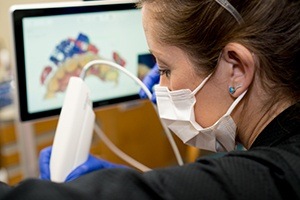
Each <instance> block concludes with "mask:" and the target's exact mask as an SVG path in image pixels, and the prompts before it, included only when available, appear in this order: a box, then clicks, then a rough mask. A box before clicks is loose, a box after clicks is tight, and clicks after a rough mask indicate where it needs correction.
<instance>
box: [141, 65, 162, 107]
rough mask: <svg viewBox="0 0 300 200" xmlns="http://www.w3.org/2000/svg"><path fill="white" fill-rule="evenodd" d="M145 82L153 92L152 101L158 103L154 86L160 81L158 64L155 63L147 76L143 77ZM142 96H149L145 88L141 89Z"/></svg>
mask: <svg viewBox="0 0 300 200" xmlns="http://www.w3.org/2000/svg"><path fill="white" fill-rule="evenodd" d="M143 83H144V84H145V85H146V87H147V88H148V89H149V90H150V92H151V93H152V99H151V101H152V102H153V103H156V96H155V93H154V91H153V89H152V88H153V86H154V85H155V84H158V83H159V71H158V66H157V64H155V65H154V66H153V68H152V69H151V70H150V71H149V72H148V74H147V75H146V76H145V78H144V79H143ZM139 95H140V97H141V98H143V99H146V98H148V96H147V94H146V93H145V92H144V90H142V89H141V90H140V93H139Z"/></svg>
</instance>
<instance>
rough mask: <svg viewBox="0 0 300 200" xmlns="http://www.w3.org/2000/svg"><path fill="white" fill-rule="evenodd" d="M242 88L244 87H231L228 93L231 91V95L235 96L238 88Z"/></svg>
mask: <svg viewBox="0 0 300 200" xmlns="http://www.w3.org/2000/svg"><path fill="white" fill-rule="evenodd" d="M240 87H242V86H241V85H239V86H237V87H233V86H230V87H229V90H228V91H229V93H230V94H234V93H235V91H236V90H237V89H238V88H240Z"/></svg>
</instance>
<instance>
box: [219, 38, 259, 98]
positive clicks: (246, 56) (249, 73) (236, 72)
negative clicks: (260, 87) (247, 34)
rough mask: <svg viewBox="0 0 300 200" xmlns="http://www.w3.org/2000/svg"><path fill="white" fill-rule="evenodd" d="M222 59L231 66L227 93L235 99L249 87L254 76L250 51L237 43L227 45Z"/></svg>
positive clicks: (253, 63) (252, 58) (253, 62)
mask: <svg viewBox="0 0 300 200" xmlns="http://www.w3.org/2000/svg"><path fill="white" fill-rule="evenodd" d="M222 54H223V55H222V57H223V59H225V60H226V62H229V63H231V64H232V69H231V72H230V79H229V81H228V92H229V93H230V94H231V95H232V96H233V97H235V98H237V97H238V96H240V95H241V94H242V93H243V92H245V91H246V90H247V89H248V88H249V86H250V85H251V83H252V81H253V79H254V74H255V68H256V66H255V61H254V57H253V54H252V52H251V51H249V50H248V49H247V48H246V47H245V46H243V45H241V44H239V43H228V44H227V45H226V46H225V47H224V49H223V52H222Z"/></svg>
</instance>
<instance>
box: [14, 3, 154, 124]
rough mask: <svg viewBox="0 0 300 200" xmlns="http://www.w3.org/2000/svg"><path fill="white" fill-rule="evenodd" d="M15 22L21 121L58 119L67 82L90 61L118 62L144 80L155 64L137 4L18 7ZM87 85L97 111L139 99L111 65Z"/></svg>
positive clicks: (94, 71) (93, 71)
mask: <svg viewBox="0 0 300 200" xmlns="http://www.w3.org/2000/svg"><path fill="white" fill-rule="evenodd" d="M11 17H12V28H13V45H14V46H13V47H14V57H15V69H16V83H17V84H16V87H17V88H16V90H17V102H16V103H17V104H18V108H19V109H18V110H19V118H20V120H21V121H29V120H36V119H40V118H45V117H50V116H54V115H58V114H59V113H60V110H61V106H62V104H63V100H64V95H65V90H66V87H67V84H68V81H69V78H70V77H71V76H79V75H80V73H81V71H82V68H83V67H84V66H85V64H87V63H88V62H89V61H92V60H96V59H101V60H109V61H113V62H116V63H118V64H119V65H121V66H122V67H124V68H126V69H127V70H128V71H130V72H131V73H132V74H134V75H135V76H137V77H139V78H141V79H142V78H143V76H144V75H145V74H146V73H147V71H149V69H150V68H151V67H152V66H153V64H154V59H153V57H152V56H151V55H150V54H149V50H148V47H147V43H146V40H145V36H144V32H143V28H142V22H141V10H140V9H137V8H136V7H135V3H134V2H133V1H94V2H73V3H55V4H53V3H50V4H49V3H47V4H35V5H33V4H27V5H17V6H13V7H12V8H11ZM84 80H85V82H86V83H87V85H88V87H89V88H90V90H91V100H92V101H93V106H94V108H96V107H99V106H104V105H110V104H115V103H120V102H124V101H130V100H134V99H137V98H139V96H138V92H139V90H140V86H139V85H138V84H136V83H135V82H134V81H133V80H132V79H130V78H129V77H128V76H127V75H126V74H124V73H122V72H121V71H118V70H116V69H114V68H112V67H110V66H107V65H103V64H102V65H100V64H99V65H94V66H92V67H91V68H90V69H89V70H88V72H87V74H86V77H85V79H84Z"/></svg>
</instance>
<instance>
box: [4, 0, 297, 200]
mask: <svg viewBox="0 0 300 200" xmlns="http://www.w3.org/2000/svg"><path fill="white" fill-rule="evenodd" d="M138 5H139V6H140V7H141V8H142V13H143V25H144V31H145V35H146V39H147V42H148V46H149V49H150V51H151V53H152V54H153V55H154V56H155V57H156V61H157V64H158V69H159V73H160V83H159V85H157V86H155V87H154V88H155V93H156V101H157V106H158V110H159V116H160V117H161V119H162V120H163V122H164V123H166V125H167V126H168V127H169V128H170V129H171V130H172V131H173V132H174V133H175V134H176V135H177V136H178V137H179V138H181V139H182V141H183V142H184V143H186V144H188V145H192V146H196V147H198V148H200V149H207V150H211V151H215V152H220V151H222V152H228V153H226V154H225V155H224V156H222V157H218V158H214V157H202V158H199V159H198V160H196V161H195V162H193V163H188V164H185V165H183V166H170V167H166V168H161V169H153V170H151V171H148V172H145V173H142V172H139V171H136V170H134V169H132V168H129V167H122V166H118V165H115V164H113V163H109V162H107V161H105V160H101V159H98V158H96V157H93V156H90V157H89V160H88V161H87V162H86V163H84V164H83V165H82V166H79V167H78V168H77V169H75V171H74V172H72V173H71V175H70V176H71V178H69V180H68V181H67V182H65V183H53V182H51V181H49V180H40V179H29V180H25V181H23V182H21V183H20V184H18V185H17V186H15V187H8V186H6V185H4V184H3V185H1V187H0V197H1V198H0V199H10V200H14V199H23V200H26V199H106V200H107V199H113V200H116V199H130V200H133V199H138V200H141V199H143V200H144V199H155V200H158V199H183V200H189V199H206V200H208V199H213V200H215V199H230V200H232V199H256V200H257V199H264V200H266V199H272V200H275V199H293V200H295V199H300V170H299V169H300V131H299V130H300V126H299V125H300V119H299V117H300V116H299V111H300V104H299V100H300V74H299V68H300V48H299V47H300V22H299V16H300V1H299V0H228V1H227V0H140V2H139V4H138ZM100 92H101V91H100ZM237 143H241V144H242V145H243V146H244V147H245V148H246V149H247V150H245V151H236V150H235V147H236V144H237ZM50 154H51V148H47V149H45V150H43V151H42V152H41V157H40V163H41V165H40V167H41V177H42V179H47V178H49V158H50ZM149 159H151V158H149Z"/></svg>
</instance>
